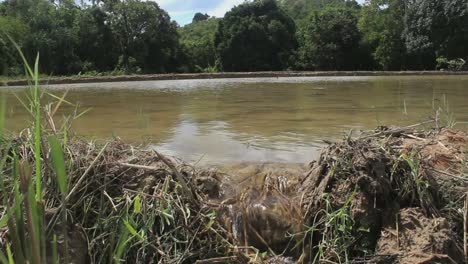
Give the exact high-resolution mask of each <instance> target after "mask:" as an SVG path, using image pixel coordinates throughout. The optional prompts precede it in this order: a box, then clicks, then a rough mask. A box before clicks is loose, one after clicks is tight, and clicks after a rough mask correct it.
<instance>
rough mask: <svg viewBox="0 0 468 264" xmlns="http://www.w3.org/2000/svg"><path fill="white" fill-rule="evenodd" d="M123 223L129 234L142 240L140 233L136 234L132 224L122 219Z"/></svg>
mask: <svg viewBox="0 0 468 264" xmlns="http://www.w3.org/2000/svg"><path fill="white" fill-rule="evenodd" d="M124 225H125V227H126V228H127V230H128V232H130V234H132V235H133V236H136V237H138V238H139V239H140V240H144V238H143V237H142V236H141V235H140V234H138V232H137V231H136V230H135V228H133V226H132V225H131V224H130V223H129V222H128V221H124Z"/></svg>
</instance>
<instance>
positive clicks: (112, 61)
mask: <svg viewBox="0 0 468 264" xmlns="http://www.w3.org/2000/svg"><path fill="white" fill-rule="evenodd" d="M108 20H109V15H108V14H107V13H106V12H104V10H103V9H102V8H100V7H99V6H96V5H94V6H90V7H88V8H85V9H82V10H81V12H79V13H78V14H77V16H76V18H75V21H74V24H73V31H75V32H76V34H77V39H78V40H77V41H78V44H77V46H76V53H77V55H78V56H79V57H80V60H81V61H83V65H82V67H81V70H82V71H83V72H89V71H93V70H94V71H111V70H113V69H114V68H115V65H116V64H117V62H118V58H119V48H118V47H117V46H116V45H115V43H116V42H117V40H116V38H115V36H114V34H113V33H112V30H111V27H110V26H109V23H108Z"/></svg>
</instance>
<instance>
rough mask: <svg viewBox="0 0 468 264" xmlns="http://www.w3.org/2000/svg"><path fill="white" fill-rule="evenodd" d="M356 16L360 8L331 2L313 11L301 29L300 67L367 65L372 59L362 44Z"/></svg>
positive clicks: (326, 68) (348, 67)
mask: <svg viewBox="0 0 468 264" xmlns="http://www.w3.org/2000/svg"><path fill="white" fill-rule="evenodd" d="M357 15H358V9H357V8H355V7H349V6H347V5H329V6H327V7H325V8H324V9H322V10H321V11H318V12H314V13H312V15H311V16H310V17H309V19H308V20H307V23H306V25H305V27H304V28H303V30H302V32H301V50H300V57H301V62H302V65H301V68H305V69H314V70H356V69H362V68H367V67H368V65H369V60H368V58H367V56H366V54H365V52H363V50H362V48H361V47H360V42H361V33H360V32H359V29H358V27H357V21H358V16H357Z"/></svg>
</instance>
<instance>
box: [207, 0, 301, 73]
mask: <svg viewBox="0 0 468 264" xmlns="http://www.w3.org/2000/svg"><path fill="white" fill-rule="evenodd" d="M295 33H296V27H295V24H294V21H293V20H292V19H291V18H290V17H289V16H288V15H287V14H286V12H285V11H283V10H282V9H281V8H279V7H278V5H277V3H276V1H275V0H257V1H253V2H247V3H244V4H241V5H239V6H237V7H235V8H233V9H232V10H231V11H229V12H228V13H226V15H225V17H224V19H223V20H222V21H221V22H220V23H219V27H218V31H217V33H216V36H215V46H216V51H217V54H218V58H219V62H220V66H221V67H222V69H223V70H225V71H259V70H281V69H286V68H288V66H289V64H290V59H291V55H293V54H294V51H295V50H296V48H297V41H296V36H295Z"/></svg>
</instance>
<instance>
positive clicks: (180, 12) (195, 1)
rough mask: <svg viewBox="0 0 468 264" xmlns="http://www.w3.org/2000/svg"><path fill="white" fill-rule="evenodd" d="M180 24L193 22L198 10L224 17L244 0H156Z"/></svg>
mask: <svg viewBox="0 0 468 264" xmlns="http://www.w3.org/2000/svg"><path fill="white" fill-rule="evenodd" d="M156 2H157V3H158V4H159V5H160V6H161V7H162V8H163V9H164V10H166V11H167V12H169V15H170V16H171V18H172V19H173V20H175V21H177V23H179V25H181V26H183V25H185V24H188V23H190V22H192V18H193V15H194V14H195V13H196V12H202V13H208V14H209V15H210V16H216V17H223V16H224V14H225V13H226V12H227V11H229V10H231V8H233V7H234V6H236V5H239V4H241V3H243V2H244V0H156Z"/></svg>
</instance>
